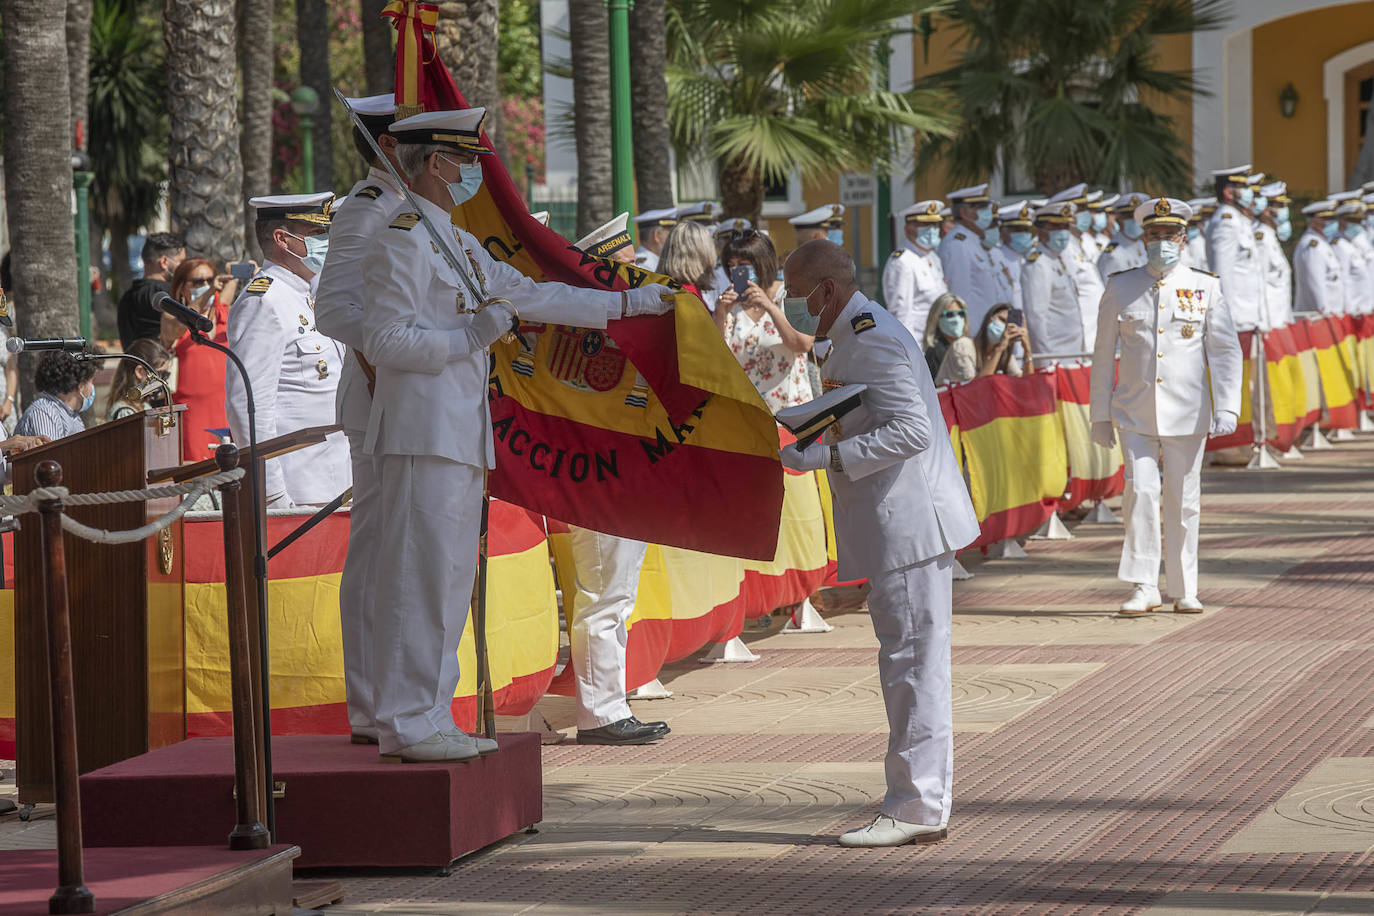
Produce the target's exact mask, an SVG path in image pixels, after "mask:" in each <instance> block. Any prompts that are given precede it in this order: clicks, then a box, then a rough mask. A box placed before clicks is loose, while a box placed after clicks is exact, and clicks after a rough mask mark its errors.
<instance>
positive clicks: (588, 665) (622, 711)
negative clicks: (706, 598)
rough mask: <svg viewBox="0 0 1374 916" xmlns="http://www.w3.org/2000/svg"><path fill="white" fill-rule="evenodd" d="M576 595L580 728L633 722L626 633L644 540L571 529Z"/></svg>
mask: <svg viewBox="0 0 1374 916" xmlns="http://www.w3.org/2000/svg"><path fill="white" fill-rule="evenodd" d="M568 534H569V540H570V542H571V544H572V555H573V566H574V567H575V568H576V570H577V596H576V597H575V598H574V599H573V613H572V624H571V626H570V627H569V630H570V633H569V640H570V642H571V643H572V665H573V671H574V673H575V674H576V676H577V727H578V728H600V727H601V726H603V725H610V724H611V723H612V722H619V721H620V720H621V719H626V718H629V716H630V704H629V703H628V702H626V700H625V642H626V639H627V637H628V633H627V631H626V629H625V624H626V622H627V621H628V620H629V619H630V614H631V613H632V612H633V611H634V609H635V597H636V595H638V594H639V571H640V569H641V568H642V567H643V566H644V551H645V550H646V549H648V548H647V546H646V545H645V544H644V542H643V541H632V540H629V539H628V538H619V537H615V536H613V535H609V534H602V533H601V532H599V531H590V530H588V529H586V528H577V527H574V526H572V525H569V526H568Z"/></svg>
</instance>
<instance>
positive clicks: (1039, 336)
mask: <svg viewBox="0 0 1374 916" xmlns="http://www.w3.org/2000/svg"><path fill="white" fill-rule="evenodd" d="M1021 301H1022V302H1023V303H1024V308H1025V313H1026V331H1027V332H1028V333H1029V334H1030V344H1031V352H1032V353H1085V352H1087V350H1088V347H1089V345H1090V343H1091V341H1089V340H1088V339H1087V338H1085V337H1084V336H1083V320H1082V315H1081V312H1080V310H1079V308H1078V284H1077V281H1076V280H1075V278H1074V276H1073V273H1072V272H1071V271H1070V270H1069V268H1068V267H1067V266H1065V264H1064V261H1063V259H1062V258H1061V256H1060V255H1058V254H1056V253H1054V252H1053V251H1050V250H1049V249H1046V248H1035V249H1033V250H1032V251H1031V253H1030V254H1028V255H1026V262H1025V264H1023V265H1022V267H1021Z"/></svg>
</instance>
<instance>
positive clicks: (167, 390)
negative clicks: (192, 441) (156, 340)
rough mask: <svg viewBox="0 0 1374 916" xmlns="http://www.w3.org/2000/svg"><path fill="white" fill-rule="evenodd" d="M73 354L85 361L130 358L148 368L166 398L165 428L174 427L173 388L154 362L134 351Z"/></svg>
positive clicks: (149, 374)
mask: <svg viewBox="0 0 1374 916" xmlns="http://www.w3.org/2000/svg"><path fill="white" fill-rule="evenodd" d="M72 356H74V357H75V358H76V359H78V360H82V361H85V360H88V359H127V360H129V361H130V362H134V363H138V364H139V365H140V366H142V367H143V368H144V369H147V370H148V378H150V379H155V380H156V381H157V383H158V384H159V385H161V386H162V397H163V399H164V401H165V404H164V405H163V408H162V414H163V416H164V417H165V418H166V421H165V422H166V424H167V425H166V427H165V428H166V429H169V430H170V429H172V428H173V427H174V426H175V425H176V419H175V417H174V415H173V413H172V407H173V404H172V388H171V386H170V385H168V384H167V380H166V379H164V378H163V377H162V376H161V375H158V372H157V370H156V369H154V368H153V367H152V364H151V363H149V362H148V361H147V360H146V359H144V358H143V357H141V356H134V355H133V354H132V353H86V352H82V353H73V354H72Z"/></svg>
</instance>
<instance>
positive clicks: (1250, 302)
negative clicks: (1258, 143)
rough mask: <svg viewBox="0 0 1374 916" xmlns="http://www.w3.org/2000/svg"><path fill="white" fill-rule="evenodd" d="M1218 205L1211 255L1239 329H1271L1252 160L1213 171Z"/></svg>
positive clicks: (1209, 244) (1210, 232)
mask: <svg viewBox="0 0 1374 916" xmlns="http://www.w3.org/2000/svg"><path fill="white" fill-rule="evenodd" d="M1212 177H1213V179H1214V180H1215V184H1216V195H1217V211H1216V213H1215V214H1213V216H1212V222H1211V224H1210V227H1209V229H1208V232H1207V257H1208V262H1209V264H1210V265H1211V270H1212V272H1213V273H1215V274H1216V275H1217V276H1218V277H1219V278H1220V280H1221V292H1222V295H1223V296H1225V297H1226V306H1227V308H1229V309H1230V310H1231V317H1232V319H1233V320H1234V321H1235V323H1236V330H1238V331H1250V330H1254V329H1255V328H1259V329H1261V330H1265V331H1267V330H1269V328H1270V327H1272V325H1271V324H1270V323H1269V320H1268V316H1267V310H1266V309H1265V304H1264V285H1265V281H1264V261H1263V258H1262V257H1261V253H1260V245H1259V242H1258V241H1257V240H1256V238H1255V227H1254V216H1253V209H1252V208H1253V207H1254V203H1255V192H1256V187H1255V183H1254V182H1253V181H1252V178H1254V177H1255V176H1254V175H1253V174H1252V173H1251V171H1250V166H1249V165H1242V166H1236V167H1235V168H1229V169H1217V170H1216V171H1214V172H1212Z"/></svg>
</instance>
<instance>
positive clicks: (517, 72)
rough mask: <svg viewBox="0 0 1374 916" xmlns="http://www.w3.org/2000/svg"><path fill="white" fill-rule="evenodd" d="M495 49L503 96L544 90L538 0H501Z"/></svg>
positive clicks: (539, 93) (534, 95) (532, 94)
mask: <svg viewBox="0 0 1374 916" xmlns="http://www.w3.org/2000/svg"><path fill="white" fill-rule="evenodd" d="M496 53H497V62H496V65H497V68H498V69H499V71H500V77H501V97H502V98H511V97H513V96H515V97H523V98H538V97H540V96H542V95H543V94H544V80H543V74H542V73H541V72H540V50H539V4H538V2H537V0H502V3H501V42H500V46H499V47H498V48H497V52H496Z"/></svg>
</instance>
